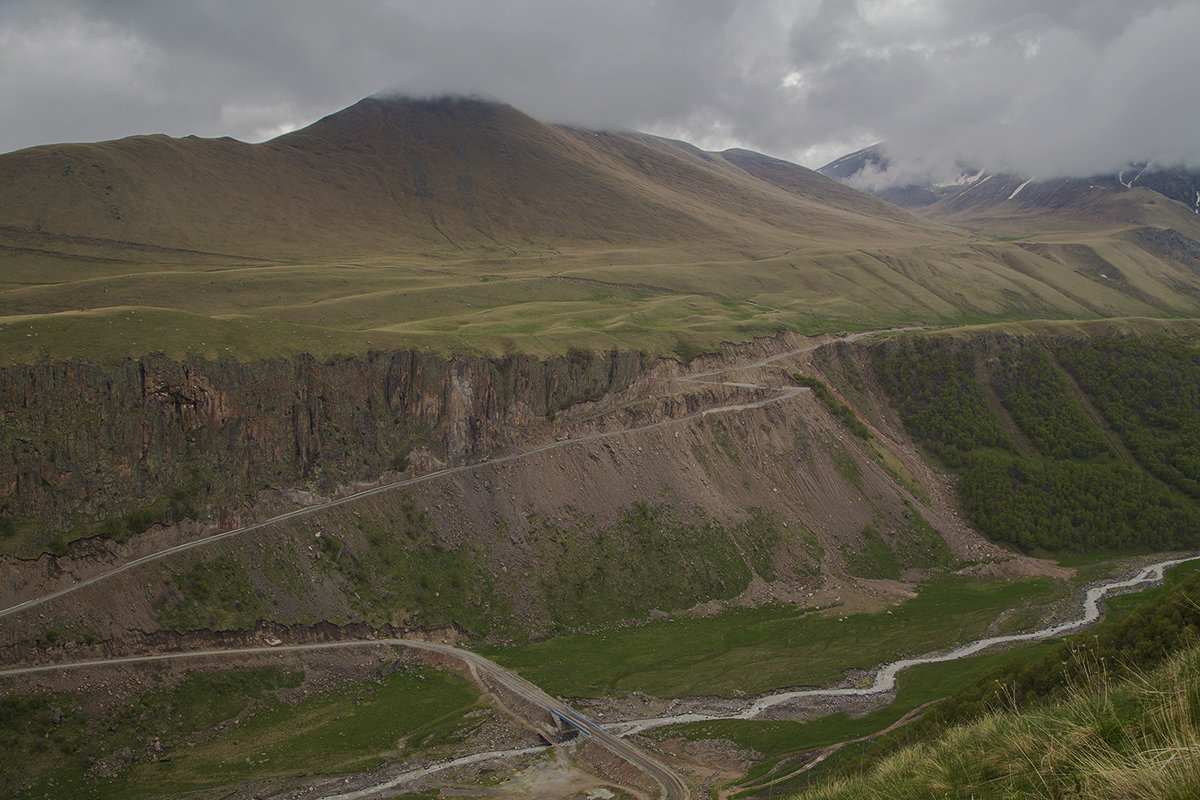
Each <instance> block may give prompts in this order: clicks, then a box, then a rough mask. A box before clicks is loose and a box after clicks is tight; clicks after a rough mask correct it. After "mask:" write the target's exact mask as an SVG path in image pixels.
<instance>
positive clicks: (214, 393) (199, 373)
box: [0, 351, 645, 545]
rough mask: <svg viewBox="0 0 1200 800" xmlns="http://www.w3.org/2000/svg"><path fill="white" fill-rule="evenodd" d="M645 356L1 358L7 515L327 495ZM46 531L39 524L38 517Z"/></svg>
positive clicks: (102, 515)
mask: <svg viewBox="0 0 1200 800" xmlns="http://www.w3.org/2000/svg"><path fill="white" fill-rule="evenodd" d="M644 367H645V364H644V363H643V359H642V358H641V357H640V356H639V355H638V354H637V353H616V352H613V353H605V354H592V353H574V354H571V355H568V356H563V357H557V358H552V359H548V360H538V359H535V358H532V357H529V356H522V355H514V356H509V357H506V358H502V359H486V358H468V357H460V358H452V359H447V358H443V357H439V356H435V355H429V354H423V353H413V352H407V351H398V352H393V353H375V354H371V355H368V356H363V357H355V358H339V359H336V360H331V361H328V362H325V363H321V362H318V361H316V360H314V359H313V358H311V357H307V356H300V357H298V358H295V359H290V360H272V361H261V362H255V363H240V362H237V361H232V360H220V361H208V360H204V359H199V358H194V359H189V360H186V361H183V362H178V361H172V360H169V359H167V358H165V357H162V356H154V355H151V356H148V357H145V358H141V359H138V360H128V361H125V362H123V363H120V364H117V365H114V366H100V365H96V364H91V363H87V362H78V361H69V362H48V363H41V364H36V365H33V366H20V367H12V368H9V369H5V370H3V371H0V415H2V416H0V419H2V420H3V428H2V430H0V442H2V444H0V448H2V450H0V493H2V495H3V498H4V499H3V500H2V501H0V502H2V506H0V512H2V514H3V516H4V517H5V518H7V519H8V520H9V522H8V523H7V524H6V528H7V530H8V531H9V535H10V536H11V535H13V534H12V531H13V530H14V529H20V530H24V531H25V532H26V536H25V537H24V538H26V539H28V540H30V541H31V542H33V543H35V544H36V543H41V544H43V545H44V544H46V543H47V542H49V541H50V539H51V538H52V537H53V535H54V534H55V533H56V532H58V531H65V530H69V531H71V535H79V534H83V533H91V532H103V533H107V534H109V535H116V536H120V535H123V534H124V533H128V532H132V531H134V530H136V529H138V527H139V526H140V527H142V528H144V527H145V526H146V525H149V524H151V523H152V522H154V521H160V520H161V521H170V519H171V518H173V517H178V516H181V515H187V516H198V517H200V518H212V519H218V518H220V517H221V516H222V514H223V513H225V509H227V508H228V507H229V506H230V505H231V504H234V505H236V502H237V498H238V496H239V495H243V496H244V495H247V494H251V493H253V492H256V491H258V490H260V489H264V488H280V489H289V488H301V489H307V490H311V491H315V492H327V491H329V490H331V489H333V488H335V487H336V486H337V485H339V484H344V483H347V482H350V481H355V480H364V479H373V478H376V477H378V476H379V475H380V474H381V473H383V472H385V471H387V470H396V471H402V470H404V469H405V467H406V464H407V460H408V456H409V454H410V453H412V452H413V451H421V452H423V453H428V455H429V456H431V457H432V458H434V459H436V460H437V461H440V462H444V463H447V464H454V463H462V462H465V461H469V460H472V459H477V458H480V457H482V456H485V455H487V454H488V453H490V452H493V451H494V450H496V449H497V448H499V447H503V446H504V445H505V444H506V443H509V442H511V441H512V440H513V439H514V437H519V436H520V435H521V434H522V431H527V430H528V428H529V427H530V426H531V425H537V424H538V423H539V422H541V421H543V420H544V418H545V417H546V415H548V414H552V413H553V412H555V411H556V410H558V409H562V408H566V407H568V406H571V405H573V404H575V403H578V402H581V401H584V400H588V399H594V398H597V397H599V396H601V395H603V394H605V393H606V392H609V391H611V390H613V389H619V388H623V387H624V386H627V385H628V384H629V383H630V382H631V381H632V380H633V379H634V378H635V377H636V376H637V375H638V374H640V373H641V372H642V370H643V369H644ZM35 529H36V530H35Z"/></svg>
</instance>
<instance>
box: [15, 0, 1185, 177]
mask: <svg viewBox="0 0 1200 800" xmlns="http://www.w3.org/2000/svg"><path fill="white" fill-rule="evenodd" d="M1198 38H1200V4H1197V3H1195V2H1193V1H1191V0H1188V1H1179V0H1176V1H1174V2H1172V1H1170V0H823V1H822V0H797V1H795V2H783V1H781V0H779V1H776V2H770V1H767V0H743V1H742V2H737V1H736V0H729V1H725V0H658V1H657V2H649V3H647V2H643V0H612V2H608V3H603V4H599V3H585V2H572V1H571V0H512V2H506V3H495V2H491V1H490V0H455V1H454V2H446V3H436V4H435V3H399V2H390V1H389V0H360V1H359V2H355V3H352V4H348V5H347V4H343V5H338V6H335V5H333V4H328V3H324V2H319V1H318V0H260V2H255V3H240V2H235V0H210V1H209V2H204V3H196V2H182V1H180V0H119V1H115V0H7V2H5V3H3V4H0V109H2V113H3V121H4V125H3V126H0V151H7V150H11V149H16V148H18V147H24V146H29V145H34V144H39V143H44V142H52V141H81V140H82V141H86V140H96V139H105V138H115V137H119V136H124V135H128V134H133V133H148V132H158V131H161V132H165V133H170V134H173V135H184V134H189V133H196V134H199V135H204V136H218V135H230V136H234V137H237V138H241V139H246V140H252V141H253V140H258V139H263V138H268V137H270V136H272V135H274V134H277V133H279V132H282V131H284V130H288V129H291V128H294V127H298V126H300V125H304V124H307V123H308V122H311V121H312V120H314V119H316V118H318V117H320V116H322V115H324V114H328V113H330V112H332V111H335V110H337V109H339V108H342V107H344V106H348V105H350V104H351V103H353V102H354V101H356V100H357V99H359V98H360V97H362V96H364V95H367V94H371V93H374V92H377V91H381V90H385V91H395V92H403V93H408V94H413V95H434V94H441V93H448V92H449V93H459V94H466V95H484V96H489V97H495V98H499V99H502V100H503V101H504V102H506V103H510V104H512V105H514V106H516V107H517V108H520V109H522V110H523V111H526V112H528V113H530V114H532V115H534V116H536V117H538V118H541V119H544V120H547V121H554V122H571V123H577V124H582V125H587V126H592V127H603V128H618V129H639V130H647V131H651V132H656V133H661V134H665V135H671V136H678V137H680V138H685V139H688V140H690V141H693V142H696V143H697V144H700V145H702V146H706V147H712V148H719V147H728V146H732V145H740V146H744V147H749V148H752V149H756V150H762V151H765V152H768V153H771V154H774V155H778V156H782V157H785V158H791V159H794V160H797V161H800V162H801V163H805V164H808V165H810V166H819V165H820V164H823V163H825V162H827V161H829V160H831V159H832V158H834V157H836V156H837V155H840V154H841V153H844V152H847V151H849V150H853V149H856V148H858V147H861V146H864V145H866V144H870V143H871V142H874V141H880V140H887V141H888V142H889V149H890V152H891V155H892V157H893V161H894V163H896V164H898V165H899V164H903V165H906V174H911V173H912V172H913V170H914V169H916V170H917V171H924V172H930V171H931V170H933V169H934V168H936V167H938V166H940V165H942V164H947V163H949V164H953V163H954V162H955V161H970V162H971V163H978V164H983V165H986V166H987V167H988V168H991V169H1007V170H1012V171H1018V172H1022V173H1028V174H1036V175H1041V176H1049V175H1054V174H1064V173H1079V174H1083V173H1089V172H1098V171H1103V170H1107V169H1112V168H1115V167H1117V166H1119V165H1120V164H1124V163H1126V162H1129V161H1135V160H1146V159H1151V160H1154V161H1156V162H1160V163H1176V162H1183V163H1189V164H1193V165H1195V164H1200V137H1197V136H1196V135H1195V134H1196V131H1197V130H1200V102H1198V101H1200V90H1198V89H1197V88H1196V87H1197V85H1198V84H1197V82H1196V81H1195V75H1197V74H1198V73H1200V48H1197V47H1196V46H1195V41H1196V40H1197V39H1198Z"/></svg>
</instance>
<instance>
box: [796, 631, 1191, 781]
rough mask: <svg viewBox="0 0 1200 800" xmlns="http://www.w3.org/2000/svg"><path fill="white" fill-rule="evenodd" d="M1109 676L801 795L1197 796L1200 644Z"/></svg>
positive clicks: (958, 730)
mask: <svg viewBox="0 0 1200 800" xmlns="http://www.w3.org/2000/svg"><path fill="white" fill-rule="evenodd" d="M1103 677H1104V676H1103V675H1102V674H1101V673H1099V672H1098V673H1096V674H1094V675H1092V676H1091V678H1092V680H1090V681H1089V684H1088V685H1087V686H1086V687H1081V688H1079V689H1078V690H1077V691H1076V693H1075V694H1074V695H1073V696H1072V697H1071V698H1070V699H1069V700H1068V701H1067V702H1065V703H1063V704H1062V705H1061V706H1057V707H1046V708H1041V709H1038V710H1035V711H1029V712H1026V713H1023V714H1013V713H995V714H991V715H989V716H986V717H984V718H982V719H980V720H978V721H976V722H974V723H973V724H971V725H968V726H965V727H961V728H955V729H952V730H950V731H948V732H947V733H946V734H944V735H943V736H942V737H941V738H940V739H938V740H936V741H934V742H932V743H930V744H924V745H917V746H914V747H910V748H908V749H906V750H904V751H901V752H899V753H897V754H895V755H894V756H892V757H890V758H888V759H887V760H885V761H883V762H881V763H880V764H879V765H878V766H877V767H876V768H875V769H874V770H872V771H871V772H870V773H868V774H866V775H864V776H861V777H856V778H851V779H845V780H839V781H836V782H832V783H830V784H827V785H825V786H822V787H818V788H815V789H812V790H809V791H807V792H804V793H802V794H799V795H797V797H798V798H801V799H802V800H836V799H840V798H851V797H853V798H856V800H863V799H864V798H867V799H869V798H880V800H883V798H888V800H893V799H898V800H904V799H905V798H913V799H914V800H915V799H916V798H931V797H972V798H978V799H979V800H986V798H993V797H994V798H1000V797H1030V798H1060V797H1085V798H1114V799H1115V798H1123V799H1132V800H1139V799H1140V798H1146V800H1150V798H1154V800H1158V799H1159V798H1185V797H1197V796H1200V647H1193V648H1191V649H1189V650H1187V651H1184V652H1183V653H1181V654H1179V655H1177V656H1175V657H1174V658H1172V659H1170V660H1168V661H1167V662H1166V663H1165V664H1164V665H1163V666H1161V667H1160V668H1158V669H1157V670H1155V671H1153V672H1148V673H1139V674H1135V675H1134V676H1133V677H1131V678H1129V679H1127V680H1125V681H1123V682H1121V683H1117V684H1112V685H1110V684H1107V683H1105V682H1104V681H1103Z"/></svg>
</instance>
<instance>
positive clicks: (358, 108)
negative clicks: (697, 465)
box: [0, 97, 1200, 364]
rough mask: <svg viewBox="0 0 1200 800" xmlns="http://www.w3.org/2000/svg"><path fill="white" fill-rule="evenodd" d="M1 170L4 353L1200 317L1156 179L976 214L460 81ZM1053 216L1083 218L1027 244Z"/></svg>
mask: <svg viewBox="0 0 1200 800" xmlns="http://www.w3.org/2000/svg"><path fill="white" fill-rule="evenodd" d="M0 186H2V187H3V188H2V189H0V325H3V326H4V327H3V330H5V331H6V332H8V333H9V334H11V335H9V336H5V337H3V343H2V344H0V364H14V363H30V362H33V361H36V360H38V359H41V358H43V357H50V358H68V357H80V358H88V359H99V360H102V361H112V360H116V359H120V358H123V357H127V356H141V355H145V354H148V353H151V352H155V351H162V352H164V353H166V354H167V355H168V356H171V357H174V358H179V357H183V356H185V355H187V354H188V353H194V354H198V355H205V356H208V357H217V356H231V357H237V358H243V359H245V358H259V357H270V356H276V355H288V354H295V353H298V352H309V353H313V354H315V355H318V356H326V355H332V354H334V353H343V354H345V353H360V354H361V353H365V352H368V351H371V350H386V349H393V348H397V347H415V348H419V349H433V350H437V351H441V352H458V353H464V352H466V353H490V354H503V353H509V352H529V353H538V354H552V353H564V352H566V351H567V350H569V349H571V348H583V349H591V350H603V349H607V348H611V347H618V348H624V349H639V350H646V351H648V352H653V353H664V354H673V355H676V356H680V357H685V358H686V357H690V356H691V355H694V354H695V353H697V352H701V351H704V350H712V349H714V348H715V347H716V346H717V345H718V344H719V343H720V342H722V341H748V340H751V339H754V338H757V337H762V336H771V335H775V334H777V333H778V332H780V331H781V330H785V329H791V330H799V331H804V332H808V333H816V332H821V331H830V330H841V331H846V330H858V329H866V328H873V327H879V326H881V325H882V326H887V325H897V324H945V323H962V322H987V321H996V320H1006V319H1027V318H1031V317H1048V318H1096V317H1106V316H1113V315H1142V316H1180V315H1183V316H1189V315H1194V314H1196V313H1198V311H1200V301H1198V300H1197V297H1196V294H1195V290H1196V277H1195V275H1194V273H1193V272H1192V271H1191V268H1190V266H1188V264H1187V263H1183V262H1181V261H1180V260H1179V259H1178V258H1176V257H1175V255H1174V251H1172V253H1167V254H1164V253H1163V252H1161V250H1162V248H1161V247H1157V246H1152V247H1149V248H1147V247H1144V246H1142V245H1141V244H1140V242H1143V240H1153V241H1157V240H1162V236H1166V237H1168V238H1169V239H1171V241H1176V240H1178V241H1180V242H1182V243H1183V244H1184V245H1185V246H1186V243H1187V242H1188V241H1193V240H1197V239H1200V223H1197V222H1196V220H1195V219H1194V217H1195V215H1194V214H1193V215H1190V217H1191V218H1188V214H1187V213H1186V210H1185V209H1183V207H1182V206H1181V205H1180V204H1177V203H1174V202H1172V201H1168V200H1165V199H1163V198H1162V195H1158V194H1154V195H1150V194H1143V193H1140V192H1123V193H1120V194H1121V201H1120V202H1121V207H1120V209H1119V212H1120V213H1118V212H1116V211H1113V212H1111V213H1108V212H1106V213H1105V214H1097V213H1095V212H1094V210H1093V209H1091V208H1090V207H1087V206H1085V207H1082V208H1080V209H1077V210H1071V211H1070V212H1069V214H1068V212H1067V211H1063V212H1062V213H1063V214H1067V217H1064V218H1063V221H1062V222H1061V223H1054V224H1053V225H1051V224H1050V222H1049V221H1048V219H1042V218H1041V217H1040V216H1039V215H1042V214H1043V213H1044V208H1043V207H1042V206H1038V208H1037V210H1035V211H1031V212H1029V213H1028V214H1026V216H1024V217H1020V218H1018V219H1014V220H1012V221H1010V222H1006V223H1005V224H1004V225H1000V226H999V227H1000V228H1003V230H1000V231H999V232H997V230H999V229H998V228H996V226H992V227H990V228H988V229H987V230H985V231H984V232H983V233H982V234H976V233H971V232H970V231H969V230H964V229H963V228H962V227H953V226H951V225H947V224H946V223H947V222H950V223H954V224H955V225H967V226H968V227H979V226H977V225H975V224H974V223H973V222H972V219H974V218H975V217H978V216H979V213H982V212H979V213H976V212H971V213H972V214H974V217H971V218H970V219H968V218H965V217H961V214H960V215H959V216H956V215H955V214H956V212H955V211H954V209H950V208H947V210H946V212H945V214H943V215H941V216H940V217H939V218H938V220H930V219H924V218H922V217H918V216H916V215H915V214H913V213H911V212H909V211H906V210H903V209H901V208H898V207H897V206H895V205H891V204H889V203H886V202H883V201H881V200H879V199H877V198H875V197H872V196H870V195H869V194H866V193H863V192H858V191H855V190H852V189H849V188H847V187H845V186H843V185H841V184H839V183H838V182H836V181H834V180H832V179H829V178H827V177H825V176H822V175H819V174H817V173H815V172H813V171H811V170H807V169H805V168H803V167H800V166H797V165H794V164H790V163H787V162H784V161H780V160H778V159H774V158H770V157H767V156H764V155H761V154H757V153H751V152H748V151H744V150H730V151H727V152H724V153H708V152H704V151H701V150H699V149H697V148H695V147H693V146H691V145H688V144H685V143H682V142H677V141H672V140H666V139H662V138H658V137H653V136H648V135H644V134H638V133H621V132H610V131H593V130H584V129H579V128H572V127H567V126H561V125H548V124H545V123H542V122H539V121H537V120H534V119H532V118H530V117H528V116H527V115H525V114H522V113H521V112H520V111H518V110H516V109H513V108H511V107H509V106H504V105H501V104H497V103H492V102H485V101H480V100H474V99H467V98H438V99H425V100H417V99H411V98H387V97H372V98H367V99H365V100H363V101H361V102H359V103H357V104H355V105H353V106H351V107H350V108H347V109H345V110H343V111H340V112H337V113H335V114H332V115H330V116H328V117H325V118H324V119H321V120H319V121H317V122H316V123H314V124H312V125H310V126H309V127H307V128H304V129H303V130H299V131H295V132H293V133H289V134H286V135H284V136H280V137H278V138H276V139H274V140H272V141H269V142H265V143H262V144H246V143H243V142H238V141H235V140H232V139H198V138H194V137H188V138H183V139H172V138H169V137H165V136H134V137H130V138H127V139H121V140H117V141H112V142H100V143H95V144H71V145H54V146H45V147H34V148H30V149H26V150H21V151H17V152H14V153H9V154H6V155H3V156H0ZM1025 191H1026V192H1028V194H1029V195H1030V196H1033V195H1034V194H1035V193H1034V192H1033V191H1031V190H1030V189H1029V188H1028V187H1027V188H1026V190H1025ZM1010 193H1011V192H1010ZM1126 195H1127V196H1128V197H1126ZM1139 198H1140V199H1139ZM1156 198H1157V199H1156ZM1160 200H1161V202H1159V201H1160ZM1131 203H1132V204H1133V205H1130V204H1131ZM1155 203H1158V205H1157V207H1155V205H1154V204H1155ZM1131 209H1132V210H1133V211H1137V210H1138V209H1140V210H1141V211H1140V212H1139V213H1140V216H1137V215H1135V214H1133V213H1132V211H1131ZM1141 212H1144V213H1141ZM963 213H965V212H963ZM1060 216H1061V215H1060ZM1135 216H1136V219H1135V218H1134V217H1135ZM1096 220H1101V221H1102V223H1103V224H1098V223H1097V221H1096ZM1076 223H1078V224H1076ZM997 225H999V223H997ZM1047 226H1049V227H1047ZM1134 228H1142V229H1145V231H1146V233H1144V234H1131V233H1130V230H1131V229H1134ZM1046 230H1052V231H1055V232H1059V233H1061V232H1062V231H1064V230H1067V231H1073V232H1076V233H1078V235H1076V233H1071V234H1070V235H1069V236H1067V237H1066V238H1063V237H1062V236H1059V237H1058V239H1056V240H1055V241H1054V242H1053V244H1054V245H1055V248H1057V249H1051V250H1049V251H1047V250H1045V249H1041V248H1042V245H1043V244H1045V240H1044V239H1037V240H1036V243H1037V246H1035V247H1031V246H1029V245H1028V243H1027V242H1024V241H1019V242H1011V241H1008V240H1009V239H1013V238H1018V239H1019V238H1021V237H1022V236H1025V234H1027V233H1029V232H1031V231H1032V232H1034V233H1044V232H1045V231H1046ZM1163 230H1169V231H1171V232H1170V233H1167V234H1161V235H1160V234H1159V233H1158V232H1159V231H1163ZM1131 236H1133V237H1134V240H1131V239H1130V237H1131ZM1139 237H1140V238H1139ZM1147 237H1148V239H1147ZM1180 237H1182V238H1180ZM1163 241H1165V240H1163ZM1059 244H1063V245H1069V247H1067V248H1066V249H1065V250H1064V249H1063V248H1062V247H1059V246H1058V245H1059ZM1080 248H1082V249H1080ZM1176 249H1178V248H1176ZM1064 254H1065V255H1064ZM1098 264H1099V265H1103V264H1111V265H1112V266H1111V268H1108V267H1104V268H1100V267H1097V265H1098ZM1118 273H1119V274H1120V275H1121V276H1123V279H1122V281H1120V282H1117V283H1113V281H1112V280H1111V276H1113V275H1115V274H1118ZM1100 274H1104V275H1108V276H1110V278H1109V279H1105V278H1100V277H1097V276H1098V275H1100Z"/></svg>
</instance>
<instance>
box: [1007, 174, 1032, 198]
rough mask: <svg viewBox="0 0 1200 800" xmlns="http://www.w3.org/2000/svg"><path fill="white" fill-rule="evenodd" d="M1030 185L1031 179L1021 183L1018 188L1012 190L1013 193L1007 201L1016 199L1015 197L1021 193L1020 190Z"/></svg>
mask: <svg viewBox="0 0 1200 800" xmlns="http://www.w3.org/2000/svg"><path fill="white" fill-rule="evenodd" d="M1031 183H1033V178H1030V179H1029V180H1027V181H1025V182H1024V183H1022V184H1021V185H1020V186H1018V187H1017V188H1016V189H1013V193H1012V194H1010V195H1009V196H1008V199H1009V200H1012V199H1013V198H1014V197H1016V196H1017V195H1019V194H1020V193H1021V190H1022V189H1024V188H1025V187H1026V186H1028V185H1029V184H1031Z"/></svg>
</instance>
